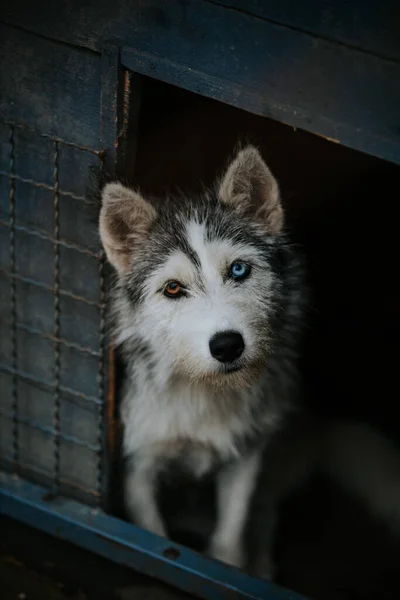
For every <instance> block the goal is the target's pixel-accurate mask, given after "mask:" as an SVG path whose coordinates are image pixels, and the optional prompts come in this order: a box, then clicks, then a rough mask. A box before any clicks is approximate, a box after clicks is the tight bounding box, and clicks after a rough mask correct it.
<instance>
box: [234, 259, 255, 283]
mask: <svg viewBox="0 0 400 600" xmlns="http://www.w3.org/2000/svg"><path fill="white" fill-rule="evenodd" d="M250 271H251V267H250V266H249V265H247V264H246V263H244V262H240V261H237V262H234V263H233V264H232V265H231V269H230V275H231V277H232V278H233V279H236V280H237V281H238V280H243V279H246V277H248V276H249V275H250Z"/></svg>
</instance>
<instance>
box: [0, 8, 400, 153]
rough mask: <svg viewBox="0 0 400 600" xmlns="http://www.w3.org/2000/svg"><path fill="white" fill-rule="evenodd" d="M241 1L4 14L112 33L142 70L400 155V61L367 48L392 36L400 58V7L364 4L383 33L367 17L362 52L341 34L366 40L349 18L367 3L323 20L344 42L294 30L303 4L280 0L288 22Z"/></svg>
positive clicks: (364, 147) (70, 31) (94, 36)
mask: <svg viewBox="0 0 400 600" xmlns="http://www.w3.org/2000/svg"><path fill="white" fill-rule="evenodd" d="M242 4H243V3H240V2H239V0H238V4H237V8H239V9H240V10H236V9H235V10H232V9H227V8H226V7H225V6H221V5H220V4H219V3H215V2H205V1H202V2H199V1H194V0H187V1H185V2H168V3H167V2H164V1H161V0H155V1H153V2H139V0H136V1H134V2H128V1H127V0H116V1H115V2H112V3H111V2H109V1H108V0H98V1H97V2H94V1H93V0H84V1H82V2H79V3H78V2H77V0H73V1H68V2H67V1H66V0H63V1H60V2H57V3H49V2H47V1H45V0H38V2H37V3H35V4H34V5H29V8H28V9H26V10H25V11H24V10H23V9H24V7H26V4H25V0H16V1H15V3H13V5H12V6H8V7H7V6H6V7H5V8H3V15H4V18H5V19H8V20H9V21H12V22H18V23H19V24H20V25H23V26H24V27H28V28H30V29H32V30H34V31H36V32H38V33H41V34H42V35H46V36H51V37H54V38H57V39H59V40H62V41H64V42H68V43H71V44H76V45H79V46H84V47H86V48H90V49H93V50H96V51H100V50H101V48H102V47H103V46H104V44H105V42H106V41H107V42H108V41H110V40H111V41H113V42H114V43H116V44H119V45H121V46H124V47H125V51H124V53H123V61H124V62H125V64H126V65H128V66H129V67H131V68H132V69H137V70H138V71H139V72H140V73H142V74H146V75H149V76H152V77H156V78H160V79H161V80H163V81H168V82H170V83H173V84H174V85H180V86H182V87H184V88H186V89H189V90H191V91H194V92H197V93H200V94H203V95H206V96H209V97H213V98H216V99H218V100H221V101H223V102H227V103H229V104H232V105H234V106H238V107H240V108H243V109H245V110H248V111H251V112H254V113H256V114H260V115H263V116H268V117H272V118H274V119H277V120H280V121H283V122H286V123H289V124H291V125H293V126H296V127H301V128H303V129H305V130H308V131H312V132H314V133H318V134H321V135H324V136H326V137H329V138H333V139H335V140H338V141H339V142H341V143H342V144H345V145H348V146H349V147H352V148H356V149H358V150H361V151H364V152H367V153H370V154H374V155H376V156H380V157H382V158H386V159H389V160H392V161H396V162H399V161H400V115H399V110H398V107H399V106H400V64H399V63H397V62H396V61H394V60H392V59H385V58H381V57H378V56H374V55H373V54H371V53H370V51H372V50H373V48H375V50H376V51H377V50H378V46H380V45H381V40H387V41H388V44H389V46H390V51H389V50H388V49H386V50H384V48H385V44H384V42H382V48H383V50H382V54H387V55H388V56H389V55H390V56H391V57H392V56H395V55H396V56H397V54H396V52H397V50H396V49H397V48H398V46H399V44H400V42H399V41H397V40H396V38H395V35H394V33H393V31H394V29H396V25H395V20H394V19H393V14H396V13H393V14H392V13H390V12H389V11H386V9H385V6H386V5H384V6H383V7H382V8H381V9H380V12H379V13H377V14H379V16H380V18H379V19H378V18H377V19H376V20H375V21H374V19H373V16H374V14H375V13H374V11H373V10H372V8H370V9H368V10H367V8H365V12H363V18H364V17H365V19H364V20H365V21H366V22H368V23H370V25H369V31H370V32H371V31H372V29H373V27H374V26H375V25H376V31H377V33H376V36H372V34H371V35H370V33H368V28H366V26H365V23H364V22H363V21H361V22H360V24H359V29H363V31H364V32H365V38H366V39H374V40H377V43H376V44H375V46H372V45H371V44H370V45H368V46H366V49H367V50H368V51H365V48H364V49H362V50H358V49H357V48H354V47H349V46H346V45H344V42H343V40H344V41H346V40H347V41H349V42H351V43H352V44H353V45H359V46H360V47H361V46H362V45H363V44H364V46H365V45H366V42H364V41H362V39H361V37H360V36H361V34H358V33H357V32H358V29H357V27H354V28H353V26H352V25H351V23H352V22H355V21H354V19H356V16H357V14H359V13H357V10H358V11H361V8H358V9H357V6H358V4H357V5H356V8H355V9H354V11H353V8H352V6H349V7H348V10H347V8H345V7H344V5H343V7H342V8H341V9H340V10H339V8H338V12H337V13H336V15H337V16H335V15H334V16H333V18H332V22H331V23H330V24H329V19H327V20H326V28H327V29H326V31H325V34H326V35H327V34H328V33H329V32H334V31H335V27H336V28H337V29H338V30H339V31H347V33H344V34H343V36H342V37H340V36H339V37H340V40H341V42H342V43H336V42H334V41H329V40H328V39H323V38H322V37H321V35H322V34H323V31H322V30H319V35H318V36H315V35H311V34H309V33H304V32H302V31H299V30H298V29H296V28H295V25H296V23H298V25H299V27H302V28H303V29H305V25H304V23H302V22H300V21H301V19H300V16H299V15H300V12H301V8H300V6H299V8H298V9H297V12H296V11H293V13H292V12H291V11H290V10H289V8H288V3H287V2H286V3H283V4H282V6H281V5H280V4H279V6H281V8H279V11H281V13H282V15H285V14H286V13H285V10H286V11H287V12H288V13H289V12H290V14H291V15H292V18H293V21H291V22H290V23H289V25H290V26H286V25H285V26H284V25H281V24H277V23H273V22H271V21H268V20H266V19H264V18H260V17H259V16H258V17H254V16H253V15H251V14H247V12H243V10H244V5H243V6H242ZM275 4H276V6H278V3H275ZM303 4H304V3H303ZM268 5H269V4H268ZM246 6H247V5H246ZM251 6H253V8H249V9H248V10H254V11H256V9H257V12H258V13H259V14H260V15H261V8H260V7H261V6H264V4H261V3H258V4H257V3H252V4H251ZM273 6H274V5H273ZM285 6H286V9H284V7H285ZM307 6H309V9H310V12H311V13H312V14H314V19H315V21H316V22H317V23H320V22H321V20H322V21H323V22H324V23H325V20H323V19H322V17H321V14H322V13H321V12H320V13H318V11H317V12H315V11H314V12H313V10H314V9H313V8H312V7H313V4H311V5H307ZM17 7H18V8H17ZM246 10H247V9H246ZM265 10H267V9H266V8H265ZM268 10H271V11H272V10H273V9H272V8H271V9H268ZM275 10H276V11H278V8H275ZM346 10H347V12H348V13H349V15H348V17H346V18H347V20H346V21H345V24H344V19H345V14H346ZM377 10H378V9H377ZM279 11H278V12H279ZM368 11H369V12H368ZM306 13H307V11H304V19H306ZM386 13H387V14H386ZM263 14H264V13H263ZM296 14H297V17H296ZM302 14H303V13H302ZM324 14H325V13H324ZM280 18H281V17H280ZM286 18H289V17H284V16H283V17H282V20H285V19H286ZM296 19H297V20H296ZM276 21H278V18H277V17H276ZM383 24H386V28H385V27H383ZM346 28H347V29H346ZM351 31H353V32H354V36H353V38H351V36H350V33H349V32H351ZM388 32H389V33H388ZM390 32H392V33H390ZM325 34H324V35H325ZM357 36H359V42H357V39H356V37H357ZM333 37H334V38H335V39H339V37H338V35H336V34H334V35H333Z"/></svg>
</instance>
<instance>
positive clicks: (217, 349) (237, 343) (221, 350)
mask: <svg viewBox="0 0 400 600" xmlns="http://www.w3.org/2000/svg"><path fill="white" fill-rule="evenodd" d="M243 350H244V339H243V338H242V336H241V335H240V333H238V332H237V331H221V332H219V333H216V334H215V335H214V336H213V337H212V338H211V340H210V352H211V355H212V356H213V357H214V358H216V359H217V360H219V362H222V363H225V362H233V361H234V360H236V359H237V358H239V356H240V355H241V354H242V352H243Z"/></svg>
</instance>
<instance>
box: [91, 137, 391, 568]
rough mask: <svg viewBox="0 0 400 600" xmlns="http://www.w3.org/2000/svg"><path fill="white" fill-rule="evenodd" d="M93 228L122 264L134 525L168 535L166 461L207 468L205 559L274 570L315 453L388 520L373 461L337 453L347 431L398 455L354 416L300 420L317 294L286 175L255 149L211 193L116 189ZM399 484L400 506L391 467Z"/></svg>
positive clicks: (119, 337)
mask: <svg viewBox="0 0 400 600" xmlns="http://www.w3.org/2000/svg"><path fill="white" fill-rule="evenodd" d="M99 229H100V236H101V240H102V244H103V247H104V249H105V252H106V255H107V257H108V260H109V262H110V263H111V264H112V265H113V267H114V268H115V271H116V274H117V282H116V285H115V289H114V292H113V299H112V309H113V317H114V335H115V342H116V345H117V346H119V347H120V348H121V354H122V358H123V362H124V365H125V368H126V377H125V378H124V382H123V390H122V403H121V419H122V422H123V428H124V434H123V453H124V456H125V460H126V463H127V465H128V466H127V472H126V476H125V482H124V490H125V503H126V508H127V511H128V515H129V518H130V519H131V520H132V521H133V522H134V523H136V524H137V525H138V526H140V527H142V528H144V529H147V530H149V531H151V532H153V533H155V534H158V535H160V536H164V537H166V536H167V531H166V524H165V522H164V520H163V517H162V516H161V512H160V509H159V506H158V503H157V489H158V483H159V480H160V477H162V475H163V474H164V473H165V472H167V471H168V470H170V469H178V470H181V471H183V472H186V473H189V474H190V475H191V476H193V477H195V478H203V477H206V476H211V477H213V478H215V481H216V496H217V515H218V516H217V523H216V525H215V528H214V532H213V534H212V536H211V539H210V543H209V549H208V552H209V554H210V555H211V556H212V557H214V558H216V559H218V560H221V561H223V562H225V563H228V564H230V565H234V566H237V567H246V568H249V569H250V570H251V565H252V566H253V571H254V573H255V574H256V575H258V576H262V577H267V578H271V577H272V576H273V572H274V568H273V560H272V556H271V554H272V543H273V539H274V530H275V523H276V510H277V505H278V503H279V501H280V499H281V498H282V497H283V496H284V495H285V494H287V493H288V490H290V489H293V487H294V486H295V485H297V483H298V482H299V481H302V480H304V478H305V477H306V476H307V475H308V474H309V473H310V472H311V471H312V469H314V468H315V466H316V465H317V463H318V464H320V463H321V461H322V457H324V461H323V462H324V465H325V467H326V468H327V470H328V471H331V472H332V473H340V474H341V475H340V478H341V481H342V483H344V485H349V486H350V487H353V488H355V491H356V492H358V494H359V495H360V496H361V497H363V498H364V499H367V501H368V502H369V503H370V505H371V507H372V508H373V509H374V510H375V509H376V512H378V513H379V514H382V513H385V511H386V513H385V514H389V513H390V515H391V516H390V518H392V516H393V511H392V510H389V508H388V507H387V506H386V507H385V506H383V505H384V504H385V502H384V500H383V499H382V498H383V497H378V492H377V487H376V483H377V479H375V480H374V476H376V477H377V478H378V479H379V480H380V479H381V477H382V472H381V469H380V468H379V467H378V465H377V464H376V461H375V463H374V464H375V471H374V474H375V475H371V474H370V477H369V479H370V480H368V481H367V479H368V477H367V478H364V480H363V478H362V477H361V476H358V477H356V478H355V479H354V478H353V473H354V472H357V469H358V466H359V460H358V458H357V453H356V454H355V455H354V456H355V457H356V458H354V460H353V463H354V465H353V466H354V467H355V468H354V469H352V470H351V473H350V463H351V460H350V461H349V460H348V457H347V455H346V456H344V455H343V454H344V453H343V452H341V449H343V448H345V447H346V448H348V447H349V446H350V445H352V446H354V439H355V440H356V442H355V448H356V450H357V452H358V453H359V454H360V452H361V453H362V452H363V451H364V450H365V452H367V453H368V451H369V449H370V447H371V439H372V446H373V448H374V453H375V451H376V450H377V448H378V449H379V452H378V455H379V454H380V455H385V456H384V457H383V458H385V457H386V454H389V455H390V457H391V458H390V460H392V458H393V456H392V453H391V450H387V448H386V447H385V448H383V449H382V443H381V440H380V439H379V440H378V441H377V439H375V438H374V434H373V433H372V435H370V432H368V431H366V430H365V429H362V428H361V429H360V427H359V426H354V427H355V429H354V428H353V429H351V428H352V426H351V425H349V426H348V427H349V428H350V429H346V426H343V425H337V424H334V425H333V426H330V427H328V426H325V425H324V424H322V425H321V423H319V422H318V423H317V422H316V421H315V420H313V419H308V418H304V417H303V416H301V417H300V418H297V417H295V418H294V417H293V415H296V406H297V405H298V402H299V394H300V389H301V382H300V376H299V369H298V354H299V348H300V346H299V344H300V340H301V336H302V331H303V327H304V322H305V314H306V305H307V297H308V296H307V291H306V286H305V283H304V269H303V265H302V260H301V259H300V257H299V255H298V253H297V252H296V251H295V250H294V248H293V246H292V245H291V243H290V242H289V240H288V238H287V235H286V233H285V222H284V211H283V207H282V202H281V198H280V193H279V186H278V183H277V181H276V179H275V178H274V176H273V175H272V173H271V171H270V169H269V168H268V166H267V165H266V163H265V162H264V160H263V158H262V157H261V155H260V153H259V151H258V150H257V149H256V148H254V147H252V146H248V147H245V148H243V149H241V150H239V151H238V152H237V154H236V156H235V157H234V158H233V160H232V161H231V162H230V164H229V165H228V166H227V168H226V170H225V173H224V174H223V175H222V177H221V178H219V179H218V181H217V182H216V184H215V185H214V187H213V188H212V189H210V190H205V191H204V193H202V194H200V195H199V196H197V197H186V196H182V197H177V198H176V197H169V198H166V199H165V200H164V201H162V202H156V201H155V200H154V199H151V198H150V199H147V198H146V199H145V198H144V197H142V196H141V195H140V193H139V192H137V191H134V190H132V189H129V188H127V187H125V186H123V185H122V184H121V183H118V182H113V183H108V184H107V185H105V187H104V188H103V190H102V208H101V212H100V223H99ZM293 424H294V425H293ZM352 432H353V434H355V438H354V436H353V435H352ZM360 437H361V438H362V439H363V441H365V442H366V443H365V444H361V446H359V445H358V444H357V439H360ZM366 438H367V439H366ZM346 440H347V441H346ZM350 440H353V442H352V443H351V444H350ZM346 444H347V446H346ZM363 449H364V450H363ZM375 454H376V453H375ZM397 460H398V459H397ZM392 462H393V461H392ZM346 465H347V467H346ZM396 469H397V463H396ZM390 482H391V483H390V486H391V487H390V486H389V487H390V489H391V490H392V491H393V489H394V487H395V488H396V494H397V495H396V501H397V500H398V498H399V496H400V493H399V489H398V484H396V482H395V478H394V476H393V473H391V479H390ZM353 483H354V485H352V484H353ZM392 484H393V485H392ZM393 486H394V487H393ZM391 503H392V504H393V505H394V504H395V500H391ZM257 506H258V509H259V510H258V514H262V524H263V526H262V527H260V521H259V520H257V526H256V527H255V528H254V529H253V533H252V534H251V540H252V541H251V544H250V546H251V548H250V550H249V549H248V548H247V547H246V544H245V538H246V531H247V529H248V528H249V527H250V525H249V523H250V522H251V520H252V519H250V518H249V517H250V515H251V514H256V512H257ZM392 508H393V507H392ZM395 512H396V515H397V509H395ZM396 518H397V516H396ZM253 520H254V519H253ZM250 530H251V527H250Z"/></svg>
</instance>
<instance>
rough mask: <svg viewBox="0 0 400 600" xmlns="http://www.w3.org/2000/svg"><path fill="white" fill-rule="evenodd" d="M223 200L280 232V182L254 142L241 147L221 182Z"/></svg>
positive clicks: (268, 229) (220, 193)
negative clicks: (253, 144) (251, 144)
mask: <svg viewBox="0 0 400 600" xmlns="http://www.w3.org/2000/svg"><path fill="white" fill-rule="evenodd" d="M218 196H219V198H220V200H221V201H222V202H223V203H225V204H228V205H230V206H232V207H233V208H235V209H236V210H237V211H238V212H239V213H242V214H246V215H248V216H249V217H251V218H252V219H254V220H256V221H257V222H258V223H259V224H260V225H264V226H265V231H266V232H267V233H269V234H270V235H279V234H280V233H281V232H282V229H283V223H284V217H283V209H282V204H281V200H280V195H279V188H278V183H277V181H276V179H275V177H274V176H273V175H272V173H271V171H270V170H269V168H268V167H267V165H266V164H265V162H264V161H263V159H262V157H261V154H260V153H259V152H258V150H257V149H256V148H254V147H253V146H248V147H247V148H244V149H243V150H240V151H239V153H238V154H237V156H236V158H234V160H233V161H232V162H231V164H230V165H229V167H228V169H227V171H226V173H225V175H224V176H223V178H222V180H221V183H220V185H219V190H218Z"/></svg>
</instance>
